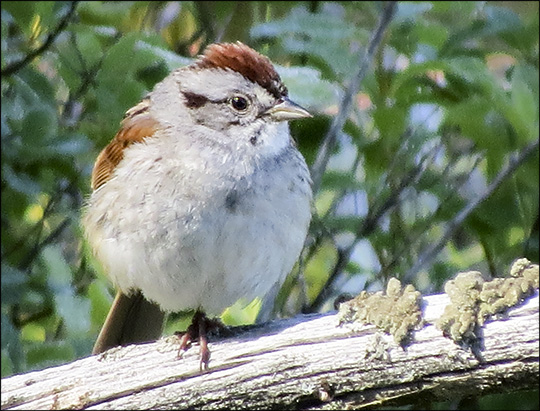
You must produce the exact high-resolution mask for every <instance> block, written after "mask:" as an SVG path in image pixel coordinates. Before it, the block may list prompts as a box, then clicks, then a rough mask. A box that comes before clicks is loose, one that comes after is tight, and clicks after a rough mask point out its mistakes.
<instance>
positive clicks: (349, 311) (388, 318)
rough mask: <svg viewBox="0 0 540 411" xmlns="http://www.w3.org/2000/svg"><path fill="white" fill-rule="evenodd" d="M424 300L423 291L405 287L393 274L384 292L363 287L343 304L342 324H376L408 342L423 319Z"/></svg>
mask: <svg viewBox="0 0 540 411" xmlns="http://www.w3.org/2000/svg"><path fill="white" fill-rule="evenodd" d="M421 302H422V296H421V294H420V292H418V291H416V290H415V289H414V287H413V286H412V285H407V286H406V287H404V288H402V287H401V283H400V281H399V280H398V279H396V278H391V279H390V281H389V282H388V285H387V287H386V291H385V292H382V291H379V292H376V293H369V292H367V291H362V292H361V293H360V294H359V295H358V296H356V297H355V298H353V299H352V300H349V301H347V302H344V303H342V304H340V307H339V313H338V316H339V324H340V325H341V324H343V323H348V322H361V323H368V324H373V325H375V326H377V327H378V328H380V329H382V330H384V331H385V332H388V333H390V334H392V335H393V337H394V340H395V341H396V342H397V343H398V344H400V345H401V346H405V345H407V344H408V343H409V341H410V340H411V339H412V332H413V331H414V330H415V329H416V328H417V327H418V326H419V325H420V324H421V323H422V307H421Z"/></svg>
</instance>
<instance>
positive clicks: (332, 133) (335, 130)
mask: <svg viewBox="0 0 540 411" xmlns="http://www.w3.org/2000/svg"><path fill="white" fill-rule="evenodd" d="M396 3H397V2H395V1H389V2H387V3H386V5H385V7H384V9H383V12H382V15H381V19H380V20H379V24H378V26H377V28H376V29H375V31H374V33H373V36H372V37H371V39H370V41H369V45H368V48H367V49H366V52H365V53H364V55H362V56H360V58H359V60H358V71H357V72H356V73H354V76H353V77H352V79H351V83H350V85H349V86H348V87H347V90H346V92H345V95H344V97H343V100H342V101H341V104H340V107H339V112H338V114H337V115H336V117H334V120H333V121H332V124H331V125H330V130H328V133H327V134H326V136H325V138H324V141H323V142H322V144H321V146H320V148H319V151H318V153H317V158H316V159H315V162H314V163H313V166H312V168H311V177H312V179H313V192H317V191H318V189H319V186H320V184H321V180H322V176H323V174H324V171H325V170H326V165H327V164H328V160H329V158H330V154H331V152H332V149H333V147H334V144H335V143H336V139H337V136H338V134H339V132H340V131H341V129H342V128H343V126H344V125H345V121H347V118H348V117H349V113H350V111H351V108H352V103H353V99H354V96H355V95H356V93H358V89H359V88H360V83H361V82H362V80H363V79H364V77H365V75H366V72H367V68H368V66H369V63H370V62H371V61H372V59H373V55H374V54H375V51H376V50H377V47H378V46H379V44H380V42H381V40H382V36H383V33H384V31H385V30H386V28H387V27H388V25H389V24H390V22H391V21H392V17H393V16H394V12H395V9H396V5H397V4H396Z"/></svg>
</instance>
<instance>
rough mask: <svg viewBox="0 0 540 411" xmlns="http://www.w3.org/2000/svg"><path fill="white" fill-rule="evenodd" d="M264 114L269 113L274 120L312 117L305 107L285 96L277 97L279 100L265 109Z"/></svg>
mask: <svg viewBox="0 0 540 411" xmlns="http://www.w3.org/2000/svg"><path fill="white" fill-rule="evenodd" d="M265 114H267V115H269V116H270V117H271V118H272V119H273V120H275V121H287V120H296V119H297V118H305V117H313V116H312V115H311V114H309V112H308V111H307V110H306V109H305V108H303V107H301V106H299V105H298V104H296V103H293V102H292V101H291V100H289V99H288V98H287V97H282V98H281V99H279V101H278V102H277V103H276V104H275V105H274V106H273V107H271V108H269V109H268V110H266V113H265Z"/></svg>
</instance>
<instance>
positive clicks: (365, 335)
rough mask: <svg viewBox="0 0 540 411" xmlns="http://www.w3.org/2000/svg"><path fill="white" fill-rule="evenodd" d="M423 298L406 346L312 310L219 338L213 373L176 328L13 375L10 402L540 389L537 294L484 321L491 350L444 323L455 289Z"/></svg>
mask: <svg viewBox="0 0 540 411" xmlns="http://www.w3.org/2000/svg"><path fill="white" fill-rule="evenodd" d="M424 301H425V303H426V306H425V309H424V319H425V321H426V323H425V325H424V326H423V328H422V329H421V330H418V331H416V333H415V335H414V339H413V343H412V344H411V345H410V346H408V347H406V348H405V349H403V348H401V347H400V346H399V345H397V344H396V343H395V342H394V341H393V338H392V337H391V336H389V335H387V334H385V333H382V332H380V331H377V330H376V329H375V328H374V327H373V326H370V325H362V324H355V323H353V324H344V325H343V326H341V327H339V326H338V318H337V315H336V314H335V313H328V314H316V315H306V316H300V317H296V318H292V319H287V320H280V321H274V322H270V323H267V324H264V325H262V326H250V327H244V331H243V332H241V333H237V334H236V335H234V336H232V337H230V336H229V337H227V338H225V339H222V340H216V339H215V338H214V339H213V340H212V339H211V344H210V349H211V351H212V359H211V361H210V369H209V371H207V372H202V373H201V372H200V370H199V353H198V347H192V348H191V349H190V350H189V351H188V352H187V353H186V354H185V356H184V358H183V359H180V360H178V359H176V355H177V351H178V338H177V337H167V338H163V339H161V340H159V341H158V342H156V343H151V344H142V345H133V346H128V347H123V348H117V349H112V350H110V351H107V352H106V353H104V354H102V355H98V356H91V357H88V358H84V359H81V360H77V361H75V362H73V363H71V364H65V365H62V366H59V367H53V368H49V369H46V370H42V371H37V372H31V373H28V374H23V375H17V376H13V377H9V378H5V379H3V380H2V396H1V398H2V409H22V408H24V409H72V408H77V409H82V408H84V409H87V408H89V409H96V408H99V409H156V408H159V409H313V410H319V409H344V408H349V409H350V408H355V409H360V408H370V407H375V406H378V407H379V406H390V405H400V404H414V403H416V404H418V403H419V402H422V401H440V400H449V399H453V400H454V399H457V398H461V397H468V396H478V395H483V394H487V393H500V392H505V391H517V390H523V389H533V388H535V387H536V388H537V384H538V374H539V345H538V342H539V341H538V338H539V337H538V331H539V330H538V328H539V317H538V304H539V300H538V293H536V294H535V296H533V297H531V298H530V299H529V300H528V301H526V302H525V304H523V305H521V306H519V307H515V308H513V309H511V310H510V311H509V313H508V315H507V316H506V317H505V318H501V319H498V320H494V321H490V322H488V323H486V324H485V325H484V327H483V342H484V350H483V351H482V358H481V359H479V358H477V357H475V356H474V355H473V354H472V353H471V352H470V351H468V350H465V349H462V348H460V347H459V346H458V345H456V344H455V343H454V342H452V341H451V340H449V339H447V338H445V337H444V336H443V335H442V332H441V331H439V330H438V329H437V328H436V327H435V326H434V321H435V320H436V319H437V318H439V317H440V316H441V314H442V312H443V311H444V308H445V306H446V305H447V303H448V298H447V296H446V294H442V295H435V296H429V297H426V298H425V299H424ZM237 331H238V329H237Z"/></svg>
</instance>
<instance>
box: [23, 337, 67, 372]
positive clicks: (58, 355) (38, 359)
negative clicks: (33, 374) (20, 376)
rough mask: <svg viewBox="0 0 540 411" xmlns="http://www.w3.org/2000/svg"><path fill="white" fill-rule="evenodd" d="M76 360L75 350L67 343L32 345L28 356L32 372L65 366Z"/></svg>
mask: <svg viewBox="0 0 540 411" xmlns="http://www.w3.org/2000/svg"><path fill="white" fill-rule="evenodd" d="M74 358H75V350H74V348H73V346H72V345H71V344H70V343H69V342H67V341H57V342H56V341H55V342H53V341H45V342H43V343H39V344H32V345H30V347H28V348H27V354H26V360H27V363H28V368H29V369H30V370H32V369H42V368H45V367H52V366H54V365H60V364H65V363H67V362H70V361H72V360H73V359H74Z"/></svg>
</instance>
